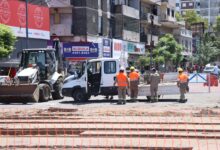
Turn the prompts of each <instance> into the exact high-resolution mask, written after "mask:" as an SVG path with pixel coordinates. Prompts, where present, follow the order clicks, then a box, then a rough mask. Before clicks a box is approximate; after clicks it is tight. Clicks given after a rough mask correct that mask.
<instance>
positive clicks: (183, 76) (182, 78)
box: [178, 73, 188, 83]
mask: <svg viewBox="0 0 220 150" xmlns="http://www.w3.org/2000/svg"><path fill="white" fill-rule="evenodd" d="M178 80H179V82H180V83H186V82H187V81H188V76H187V75H186V74H184V73H182V74H179V76H178Z"/></svg>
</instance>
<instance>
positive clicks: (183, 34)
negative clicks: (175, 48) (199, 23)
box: [173, 28, 193, 57]
mask: <svg viewBox="0 0 220 150" xmlns="http://www.w3.org/2000/svg"><path fill="white" fill-rule="evenodd" d="M173 35H174V37H175V39H176V40H177V41H178V43H179V44H181V45H182V46H183V48H184V51H183V52H182V55H183V56H185V57H188V56H192V51H193V49H192V40H193V37H192V31H190V30H187V29H185V28H180V29H176V30H174V31H173Z"/></svg>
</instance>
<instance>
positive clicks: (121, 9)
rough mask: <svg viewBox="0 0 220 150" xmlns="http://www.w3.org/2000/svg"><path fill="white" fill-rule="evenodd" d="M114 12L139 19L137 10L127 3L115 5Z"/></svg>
mask: <svg viewBox="0 0 220 150" xmlns="http://www.w3.org/2000/svg"><path fill="white" fill-rule="evenodd" d="M115 13H116V14H122V15H124V16H127V17H131V18H135V19H139V18H140V17H139V10H137V9H135V8H132V7H129V6H127V5H116V6H115Z"/></svg>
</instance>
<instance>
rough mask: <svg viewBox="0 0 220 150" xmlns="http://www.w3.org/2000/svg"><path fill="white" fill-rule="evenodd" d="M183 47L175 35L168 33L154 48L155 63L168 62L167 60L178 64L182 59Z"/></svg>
mask: <svg viewBox="0 0 220 150" xmlns="http://www.w3.org/2000/svg"><path fill="white" fill-rule="evenodd" d="M182 50H183V48H182V46H181V45H180V44H178V43H177V42H176V40H175V39H174V37H173V35H171V34H166V35H164V36H163V37H162V38H160V40H159V42H158V44H157V46H156V48H155V49H154V50H153V60H154V62H155V64H156V65H157V66H158V65H161V64H165V66H166V64H167V62H172V63H173V64H175V65H178V64H179V63H180V62H181V61H182V59H183V58H182V54H181V52H182Z"/></svg>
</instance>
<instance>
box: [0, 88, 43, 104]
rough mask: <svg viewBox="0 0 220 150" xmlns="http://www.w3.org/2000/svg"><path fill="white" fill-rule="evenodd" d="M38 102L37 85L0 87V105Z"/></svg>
mask: <svg viewBox="0 0 220 150" xmlns="http://www.w3.org/2000/svg"><path fill="white" fill-rule="evenodd" d="M38 100H39V87H38V84H22V85H0V103H28V102H38Z"/></svg>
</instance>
